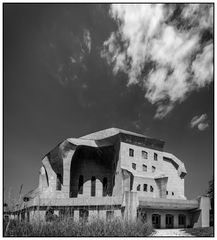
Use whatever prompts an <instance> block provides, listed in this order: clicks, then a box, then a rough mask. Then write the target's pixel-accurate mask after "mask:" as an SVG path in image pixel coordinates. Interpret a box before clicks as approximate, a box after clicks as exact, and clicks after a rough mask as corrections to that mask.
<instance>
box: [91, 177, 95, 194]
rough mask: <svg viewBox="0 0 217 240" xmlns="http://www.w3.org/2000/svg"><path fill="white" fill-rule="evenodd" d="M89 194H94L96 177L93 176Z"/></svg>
mask: <svg viewBox="0 0 217 240" xmlns="http://www.w3.org/2000/svg"><path fill="white" fill-rule="evenodd" d="M91 196H92V197H94V196H96V178H95V177H92V178H91Z"/></svg>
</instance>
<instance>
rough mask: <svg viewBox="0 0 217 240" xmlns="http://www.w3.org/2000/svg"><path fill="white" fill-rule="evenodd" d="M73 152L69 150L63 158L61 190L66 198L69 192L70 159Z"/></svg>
mask: <svg viewBox="0 0 217 240" xmlns="http://www.w3.org/2000/svg"><path fill="white" fill-rule="evenodd" d="M74 153H75V150H70V151H69V152H68V153H67V156H66V157H65V158H64V159H63V187H62V192H63V193H64V196H65V197H66V198H69V194H70V192H69V191H70V177H71V176H70V170H71V161H72V157H73V155H74Z"/></svg>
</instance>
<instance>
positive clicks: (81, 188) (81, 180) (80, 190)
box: [78, 175, 84, 194]
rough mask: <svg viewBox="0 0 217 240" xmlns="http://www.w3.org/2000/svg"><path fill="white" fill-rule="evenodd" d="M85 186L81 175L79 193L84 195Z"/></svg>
mask: <svg viewBox="0 0 217 240" xmlns="http://www.w3.org/2000/svg"><path fill="white" fill-rule="evenodd" d="M83 184H84V177H83V176H82V175H80V177H79V181H78V193H79V194H83Z"/></svg>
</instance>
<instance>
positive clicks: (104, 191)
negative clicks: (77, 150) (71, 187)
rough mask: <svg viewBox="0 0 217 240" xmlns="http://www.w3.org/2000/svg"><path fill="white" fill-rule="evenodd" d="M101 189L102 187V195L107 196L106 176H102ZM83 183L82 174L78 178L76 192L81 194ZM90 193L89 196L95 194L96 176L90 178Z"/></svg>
mask: <svg viewBox="0 0 217 240" xmlns="http://www.w3.org/2000/svg"><path fill="white" fill-rule="evenodd" d="M102 184H103V189H102V195H103V197H104V196H107V192H108V180H107V178H106V177H104V178H103V183H102ZM83 185H84V176H83V175H80V176H79V180H78V193H79V194H83ZM90 195H91V197H94V196H96V177H95V176H93V177H92V178H91V188H90Z"/></svg>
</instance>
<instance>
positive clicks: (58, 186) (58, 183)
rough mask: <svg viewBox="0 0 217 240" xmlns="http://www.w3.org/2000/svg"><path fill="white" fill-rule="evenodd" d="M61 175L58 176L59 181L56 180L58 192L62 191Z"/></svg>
mask: <svg viewBox="0 0 217 240" xmlns="http://www.w3.org/2000/svg"><path fill="white" fill-rule="evenodd" d="M60 179H61V175H60V174H57V180H56V190H57V191H60V190H61V180H60Z"/></svg>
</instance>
